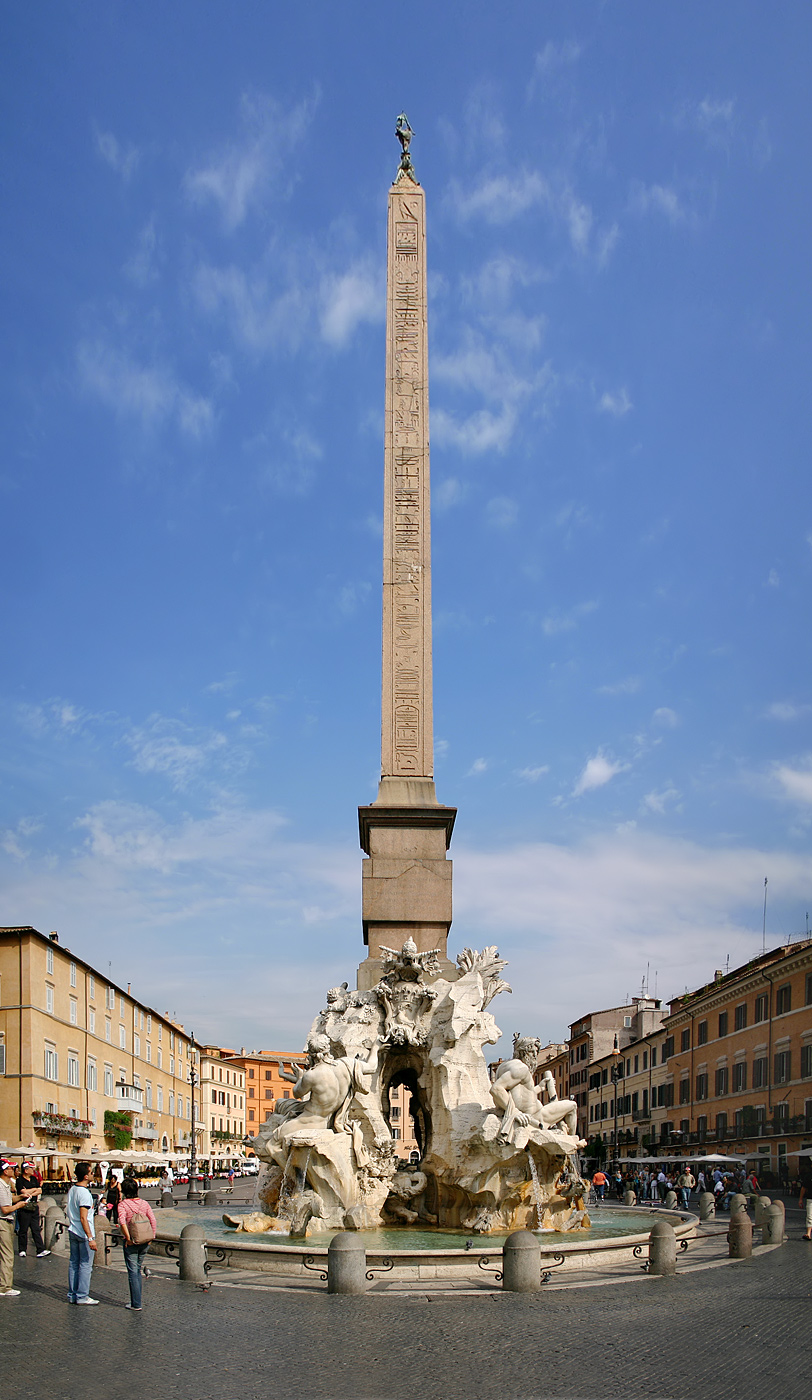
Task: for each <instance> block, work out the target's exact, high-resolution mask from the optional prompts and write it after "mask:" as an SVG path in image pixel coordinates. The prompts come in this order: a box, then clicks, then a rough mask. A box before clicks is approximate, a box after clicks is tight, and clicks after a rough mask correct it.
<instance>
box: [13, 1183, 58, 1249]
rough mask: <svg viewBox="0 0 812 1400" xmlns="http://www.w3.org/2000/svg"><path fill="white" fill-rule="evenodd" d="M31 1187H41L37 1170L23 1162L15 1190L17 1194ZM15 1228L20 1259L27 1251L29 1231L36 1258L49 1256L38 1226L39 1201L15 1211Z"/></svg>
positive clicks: (29, 1203)
mask: <svg viewBox="0 0 812 1400" xmlns="http://www.w3.org/2000/svg"><path fill="white" fill-rule="evenodd" d="M32 1186H40V1187H41V1186H42V1182H41V1180H40V1178H39V1176H38V1175H37V1169H36V1167H35V1166H34V1163H33V1162H23V1164H22V1167H21V1169H20V1174H19V1176H18V1177H17V1190H18V1191H19V1192H22V1191H28V1190H29V1189H30V1188H31V1187H32ZM17 1228H18V1231H19V1234H18V1239H17V1244H18V1247H19V1252H20V1258H21V1259H24V1258H25V1256H26V1252H27V1249H28V1232H29V1230H30V1231H31V1238H32V1240H33V1241H34V1244H35V1245H36V1249H37V1258H38V1259H44V1258H45V1257H46V1255H48V1254H50V1252H51V1251H50V1249H46V1248H45V1241H44V1240H43V1238H42V1231H41V1229H40V1224H39V1201H38V1200H32V1201H29V1202H28V1203H27V1204H26V1205H21V1206H20V1207H19V1208H18V1210H17Z"/></svg>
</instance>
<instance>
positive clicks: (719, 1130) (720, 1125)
mask: <svg viewBox="0 0 812 1400" xmlns="http://www.w3.org/2000/svg"><path fill="white" fill-rule="evenodd" d="M726 1132H727V1114H726V1113H717V1115H716V1136H717V1137H720V1138H723V1137H724V1135H725V1133H726Z"/></svg>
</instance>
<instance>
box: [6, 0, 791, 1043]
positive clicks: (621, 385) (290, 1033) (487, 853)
mask: <svg viewBox="0 0 812 1400" xmlns="http://www.w3.org/2000/svg"><path fill="white" fill-rule="evenodd" d="M811 31H812V12H810V9H809V6H808V5H806V4H801V3H785V4H783V5H781V6H778V7H770V8H769V10H768V9H767V8H766V7H764V6H763V5H756V4H749V3H746V0H736V3H730V4H726V3H716V4H714V5H713V6H707V5H705V4H691V3H685V4H681V5H679V6H665V5H657V6H652V5H650V4H648V3H633V2H630V3H625V4H620V3H616V4H592V3H586V2H585V3H579V4H567V3H562V4H557V5H550V4H538V3H532V4H529V3H528V4H521V3H507V4H505V5H503V6H498V7H497V6H493V5H492V4H484V3H470V4H468V5H467V6H466V7H465V8H464V10H461V9H458V7H450V6H449V7H445V6H437V5H428V4H424V3H416V4H414V5H412V6H411V7H409V9H408V11H404V10H403V9H402V7H398V8H396V7H390V8H385V7H382V6H373V5H361V4H352V3H350V4H345V5H343V6H340V7H337V6H327V5H324V4H322V3H318V2H316V3H311V4H309V5H307V6H300V7H292V6H282V5H278V4H266V3H262V4H249V3H245V4H242V5H240V6H238V7H234V6H226V5H224V4H211V5H208V6H206V7H205V8H201V7H200V6H199V5H193V4H189V3H182V2H181V3H176V4H174V5H172V6H169V7H167V6H165V5H162V6H158V5H156V4H152V3H144V4H141V5H139V6H137V7H132V6H129V5H124V4H119V3H106V4H104V5H101V4H96V3H90V2H88V0H86V2H85V3H81V4H79V3H74V4H71V3H58V4H57V3H40V4H37V5H34V6H26V7H17V8H16V9H15V10H13V11H9V12H8V13H7V15H6V23H5V42H4V45H3V57H2V59H0V62H2V65H3V70H4V71H3V83H2V93H3V96H2V99H0V100H2V104H3V124H2V126H3V132H4V137H3V144H2V162H3V187H4V213H3V216H2V224H1V225H0V240H1V241H0V248H1V249H2V269H3V291H4V303H5V305H4V310H5V315H4V317H3V326H4V329H3V332H2V354H3V374H2V380H1V381H0V383H1V384H2V389H1V390H0V392H2V397H3V405H2V430H3V431H2V457H0V503H1V504H0V515H1V516H2V551H1V552H0V569H2V575H3V596H4V604H3V608H2V638H1V641H0V645H2V656H3V659H4V665H3V668H2V684H1V686H0V726H2V764H1V766H0V828H1V829H2V832H3V850H2V854H0V875H1V878H2V904H1V905H0V922H3V923H6V924H14V923H29V922H30V923H33V924H34V925H35V926H37V927H39V928H41V929H43V930H45V931H47V930H50V929H58V930H59V932H60V935H61V937H62V939H63V941H65V942H67V943H68V944H69V946H71V947H72V948H73V949H74V950H75V951H76V952H78V953H80V954H81V955H82V956H84V957H86V958H87V959H88V960H90V961H92V962H95V963H96V964H97V965H98V966H99V967H100V968H104V967H106V965H107V963H108V961H109V962H110V963H111V965H112V970H113V975H114V976H115V977H116V978H117V979H118V980H119V981H120V982H126V981H129V980H131V981H132V982H133V984H134V990H135V991H136V992H137V993H138V994H139V995H140V996H142V997H143V998H144V999H145V1000H147V1001H149V1002H151V1003H152V1004H154V1005H155V1006H156V1007H157V1008H158V1009H159V1010H168V1011H170V1012H176V1013H177V1015H178V1016H179V1017H181V1019H183V1020H184V1021H185V1023H186V1025H187V1027H191V1028H192V1029H194V1030H195V1032H196V1034H197V1035H199V1036H201V1037H203V1038H208V1039H212V1040H215V1041H219V1042H221V1043H226V1044H228V1043H231V1044H243V1045H249V1046H259V1045H265V1046H270V1045H271V1044H273V1045H274V1046H282V1045H284V1046H288V1047H292V1048H295V1047H296V1046H298V1045H299V1044H301V1042H302V1040H303V1037H304V1034H305V1032H306V1029H307V1026H308V1025H309V1023H310V1019H311V1017H312V1015H313V1014H314V1013H315V1011H317V1010H318V1008H319V1006H320V1005H321V1004H322V1000H321V998H322V997H323V992H324V989H325V988H326V987H327V986H329V985H331V984H333V983H335V982H336V981H340V980H344V978H345V977H348V978H350V979H352V977H353V975H354V969H355V966H356V964H357V962H358V961H359V958H360V956H361V953H362V951H363V950H362V944H361V934H360V858H361V856H360V850H359V847H358V839H357V818H356V808H357V805H358V804H359V803H361V802H368V801H370V800H371V799H372V797H373V796H374V793H375V789H376V783H377V776H378V763H379V723H380V721H379V712H380V689H379V686H380V680H379V672H380V575H381V562H380V554H381V508H382V507H381V497H382V443H381V437H382V423H383V355H384V324H383V317H384V284H383V276H384V258H385V210H386V194H387V189H388V186H389V183H390V181H391V179H392V178H393V175H394V172H395V169H396V164H397V145H396V142H395V139H394V134H393V130H394V120H395V117H396V115H397V113H398V112H399V111H400V110H401V108H402V107H404V106H405V108H406V111H407V112H408V114H409V117H410V120H411V123H412V126H413V127H414V129H415V131H416V133H417V135H416V137H415V140H414V143H413V147H412V152H413V156H414V160H415V166H416V169H417V173H418V177H419V178H420V180H421V183H422V184H423V185H424V187H425V189H426V193H427V202H428V228H429V274H430V317H431V323H430V355H431V431H432V477H433V493H434V515H433V546H434V561H433V567H434V585H433V589H434V616H435V737H436V748H437V763H436V776H437V788H438V796H439V798H440V800H441V801H444V802H447V803H450V804H454V805H457V806H458V808H459V817H458V822H457V828H456V833H455V839H454V843H453V847H452V855H453V857H454V859H455V921H454V925H453V928H452V934H451V945H452V947H453V950H454V951H456V950H458V949H459V948H461V947H462V946H464V945H466V944H470V945H475V946H476V945H478V946H482V945H483V944H487V943H493V942H496V943H498V944H499V946H500V949H501V951H502V952H503V954H504V955H505V956H506V957H507V958H509V960H510V970H509V972H508V974H507V975H508V976H509V977H511V978H512V980H513V983H514V988H515V990H514V994H513V997H512V999H508V998H507V997H504V998H502V999H501V1000H500V1002H499V1004H498V1005H497V1006H496V1007H495V1008H494V1009H495V1011H496V1012H497V1018H498V1019H499V1021H500V1024H501V1025H502V1027H503V1029H504V1030H505V1031H506V1032H507V1033H512V1032H513V1031H514V1030H515V1029H518V1028H521V1029H522V1030H523V1031H525V1032H527V1033H534V1034H538V1035H541V1036H542V1037H543V1038H544V1039H547V1038H558V1037H560V1036H562V1035H563V1034H564V1033H565V1029H566V1025H567V1023H568V1022H569V1021H571V1020H572V1019H574V1018H576V1017H577V1016H579V1015H580V1014H582V1013H583V1012H585V1011H587V1010H589V1009H592V1008H594V1007H597V1006H599V1005H609V1004H613V1003H615V1002H622V1001H624V999H625V998H626V996H627V995H631V994H634V993H635V992H638V991H639V990H640V988H641V984H642V980H643V978H644V976H645V975H646V969H647V967H648V969H649V986H650V989H651V990H652V991H654V987H655V975H656V986H657V992H658V994H659V995H660V996H664V997H667V996H670V995H676V994H678V993H679V992H681V991H682V990H683V989H684V988H685V987H686V986H689V985H696V984H697V983H698V982H701V981H704V980H706V979H707V978H708V977H709V976H712V974H713V971H714V969H715V968H716V967H721V966H724V965H725V960H726V959H727V958H728V957H729V958H730V960H731V966H734V965H737V964H738V963H740V962H743V961H745V960H746V959H747V958H748V957H749V956H751V955H753V954H754V953H756V952H757V951H759V950H760V948H761V937H762V895H763V882H764V877H765V876H767V877H769V881H770V884H769V902H768V916H767V927H768V942H769V943H770V944H774V943H777V942H780V941H783V940H784V939H786V938H788V937H790V936H792V935H796V934H798V933H799V932H801V931H802V930H803V929H804V927H805V918H806V911H807V910H808V909H810V906H812V870H811V869H810V860H809V839H810V819H811V818H812V737H811V736H810V716H812V685H810V668H809V625H808V618H809V590H810V581H811V580H812V501H810V488H809V471H808V445H807V441H808V431H807V423H806V416H807V415H806V413H805V411H804V410H805V409H806V408H807V406H808V402H809V363H810V359H809V326H810V304H809V303H810V295H809V277H808V250H809V224H810V159H809V155H810V152H809V144H810V143H809V109H808V91H807V75H808V72H809V64H810V56H811V55H810V48H811V47H812V45H811V44H810V39H811V38H812V32H811Z"/></svg>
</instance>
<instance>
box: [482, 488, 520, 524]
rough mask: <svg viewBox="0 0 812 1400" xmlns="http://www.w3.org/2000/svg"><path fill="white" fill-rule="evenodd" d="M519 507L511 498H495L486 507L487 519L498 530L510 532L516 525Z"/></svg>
mask: <svg viewBox="0 0 812 1400" xmlns="http://www.w3.org/2000/svg"><path fill="white" fill-rule="evenodd" d="M518 514H519V507H518V505H517V503H516V501H514V500H511V498H510V496H494V498H493V500H491V501H488V504H487V506H486V507H485V519H486V521H487V523H488V524H489V525H492V526H493V527H494V529H496V530H509V529H510V527H511V525H515V524H516V520H517V518H518Z"/></svg>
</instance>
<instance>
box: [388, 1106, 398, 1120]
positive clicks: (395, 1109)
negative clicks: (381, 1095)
mask: <svg viewBox="0 0 812 1400" xmlns="http://www.w3.org/2000/svg"><path fill="white" fill-rule="evenodd" d="M389 1111H390V1113H391V1115H392V1117H393V1118H399V1117H400V1109H399V1108H391V1109H390V1110H389Z"/></svg>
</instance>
